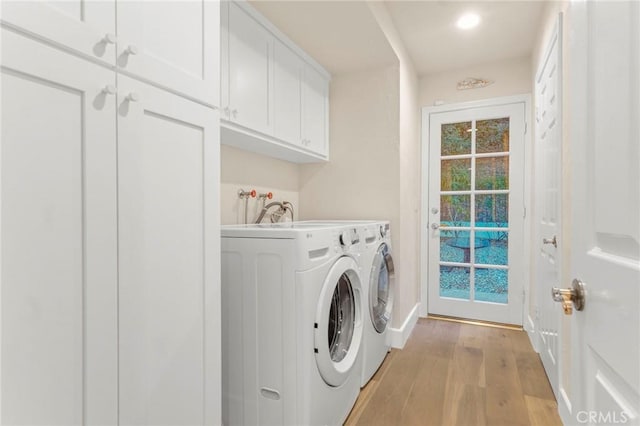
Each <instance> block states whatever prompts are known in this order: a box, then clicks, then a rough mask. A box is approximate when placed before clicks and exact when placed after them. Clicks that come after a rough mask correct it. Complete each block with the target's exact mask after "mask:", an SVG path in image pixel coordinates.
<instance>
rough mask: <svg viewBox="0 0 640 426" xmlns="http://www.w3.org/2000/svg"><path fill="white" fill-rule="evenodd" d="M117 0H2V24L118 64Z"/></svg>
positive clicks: (96, 58) (100, 59) (88, 55)
mask: <svg viewBox="0 0 640 426" xmlns="http://www.w3.org/2000/svg"><path fill="white" fill-rule="evenodd" d="M115 13H116V8H115V0H107V1H87V0H66V1H47V2H36V1H4V0H3V1H2V14H1V15H0V16H1V19H2V23H3V24H5V25H7V26H10V27H13V28H17V29H20V30H22V31H25V32H27V33H29V34H34V35H36V36H37V37H40V38H42V39H44V40H47V41H48V42H51V43H54V44H59V45H62V46H64V47H66V48H69V49H72V50H74V51H76V52H78V53H80V54H83V55H85V56H87V57H89V58H91V59H94V60H98V61H102V62H106V63H108V64H110V65H113V64H115V58H116V47H115V46H116V45H115V43H116V34H115V33H116V17H115Z"/></svg>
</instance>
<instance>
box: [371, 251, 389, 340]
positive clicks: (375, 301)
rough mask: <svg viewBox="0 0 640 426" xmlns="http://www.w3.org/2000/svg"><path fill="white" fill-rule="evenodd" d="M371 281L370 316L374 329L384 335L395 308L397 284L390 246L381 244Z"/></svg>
mask: <svg viewBox="0 0 640 426" xmlns="http://www.w3.org/2000/svg"><path fill="white" fill-rule="evenodd" d="M370 277H371V278H370V280H369V315H370V318H371V322H372V324H373V328H374V329H375V330H376V331H377V332H378V333H382V332H384V331H385V330H386V328H387V324H388V323H389V321H390V320H391V309H392V308H393V287H394V282H395V268H394V266H393V257H391V253H390V252H389V246H387V245H386V244H381V245H380V247H378V251H377V252H376V255H375V257H374V258H373V265H372V266H371V275H370Z"/></svg>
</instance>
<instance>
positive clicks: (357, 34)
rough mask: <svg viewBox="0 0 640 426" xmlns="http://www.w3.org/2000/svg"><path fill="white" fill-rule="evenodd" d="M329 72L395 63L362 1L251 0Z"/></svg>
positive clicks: (343, 71)
mask: <svg viewBox="0 0 640 426" xmlns="http://www.w3.org/2000/svg"><path fill="white" fill-rule="evenodd" d="M251 5H252V6H253V7H255V8H256V9H257V10H258V11H259V12H261V13H262V14H263V15H264V16H266V17H267V19H269V20H270V21H271V23H273V24H274V25H275V26H276V27H278V29H280V30H281V31H282V32H283V33H285V34H286V35H287V36H288V37H289V38H291V40H293V41H294V42H296V44H298V45H299V46H300V47H301V48H302V49H303V50H304V51H306V52H307V53H308V54H309V55H311V56H312V57H313V58H314V59H315V60H316V61H318V62H319V63H320V64H322V65H323V66H324V67H325V68H327V70H329V72H330V73H331V74H343V73H347V72H353V71H362V70H366V69H375V68H381V67H385V66H389V65H392V64H397V63H398V59H397V58H396V55H395V54H394V53H393V49H392V48H391V46H390V45H389V43H388V41H387V39H386V38H385V36H384V34H383V33H382V31H381V30H380V27H379V26H378V23H377V22H376V20H375V18H374V17H373V15H372V14H371V12H370V11H369V6H367V3H366V2H364V1H291V0H288V1H271V0H258V1H251Z"/></svg>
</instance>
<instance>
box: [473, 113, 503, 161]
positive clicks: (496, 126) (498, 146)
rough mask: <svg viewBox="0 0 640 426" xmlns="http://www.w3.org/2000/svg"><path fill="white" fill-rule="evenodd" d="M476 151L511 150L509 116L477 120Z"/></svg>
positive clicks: (482, 152)
mask: <svg viewBox="0 0 640 426" xmlns="http://www.w3.org/2000/svg"><path fill="white" fill-rule="evenodd" d="M476 129H477V131H476V153H478V154H484V153H487V152H509V117H505V118H494V119H492V120H478V121H477V122H476Z"/></svg>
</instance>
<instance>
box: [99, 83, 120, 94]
mask: <svg viewBox="0 0 640 426" xmlns="http://www.w3.org/2000/svg"><path fill="white" fill-rule="evenodd" d="M117 92H118V90H117V89H116V86H114V85H113V84H107V85H106V86H104V87H103V88H102V93H104V94H105V95H115V94H116V93H117Z"/></svg>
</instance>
